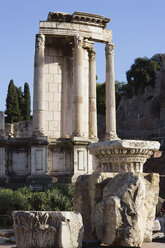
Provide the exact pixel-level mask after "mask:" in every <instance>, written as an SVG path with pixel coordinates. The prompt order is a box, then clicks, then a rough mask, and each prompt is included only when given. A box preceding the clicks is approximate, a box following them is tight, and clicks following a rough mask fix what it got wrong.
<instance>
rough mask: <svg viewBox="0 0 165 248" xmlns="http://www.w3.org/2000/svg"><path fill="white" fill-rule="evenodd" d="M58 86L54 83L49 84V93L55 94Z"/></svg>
mask: <svg viewBox="0 0 165 248" xmlns="http://www.w3.org/2000/svg"><path fill="white" fill-rule="evenodd" d="M57 89H58V85H57V84H56V83H49V92H57Z"/></svg>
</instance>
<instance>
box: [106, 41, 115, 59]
mask: <svg viewBox="0 0 165 248" xmlns="http://www.w3.org/2000/svg"><path fill="white" fill-rule="evenodd" d="M114 49H115V44H113V43H106V46H105V52H106V56H107V55H110V56H114Z"/></svg>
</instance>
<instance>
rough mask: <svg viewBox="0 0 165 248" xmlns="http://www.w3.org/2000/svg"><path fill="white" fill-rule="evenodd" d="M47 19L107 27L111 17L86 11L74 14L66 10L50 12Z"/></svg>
mask: <svg viewBox="0 0 165 248" xmlns="http://www.w3.org/2000/svg"><path fill="white" fill-rule="evenodd" d="M47 21H51V22H70V23H78V24H85V25H92V26H98V27H102V28H106V26H107V24H108V23H109V21H110V19H109V18H105V17H104V16H100V15H95V14H90V13H84V12H74V13H73V14H72V15H70V14H69V13H64V12H49V14H48V18H47Z"/></svg>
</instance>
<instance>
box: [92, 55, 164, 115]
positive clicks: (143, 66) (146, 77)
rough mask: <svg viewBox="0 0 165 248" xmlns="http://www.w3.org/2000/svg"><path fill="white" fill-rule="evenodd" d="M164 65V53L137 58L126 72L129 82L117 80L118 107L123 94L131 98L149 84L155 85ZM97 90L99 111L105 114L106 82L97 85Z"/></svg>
mask: <svg viewBox="0 0 165 248" xmlns="http://www.w3.org/2000/svg"><path fill="white" fill-rule="evenodd" d="M161 65H162V54H155V55H154V56H153V57H151V58H150V59H149V58H147V57H144V58H137V59H135V61H134V63H133V64H132V66H131V68H130V70H128V71H127V72H126V76H127V83H125V82H119V81H115V89H116V108H117V107H118V105H119V103H120V100H121V98H122V97H123V96H126V97H127V98H131V97H132V96H133V95H134V94H137V93H138V91H139V90H140V89H141V90H142V91H144V88H145V87H146V86H147V85H151V86H152V87H154V86H155V78H156V75H157V73H158V72H159V71H160V68H161ZM96 90H97V112H98V114H101V115H105V102H106V97H105V83H102V84H98V83H97V85H96Z"/></svg>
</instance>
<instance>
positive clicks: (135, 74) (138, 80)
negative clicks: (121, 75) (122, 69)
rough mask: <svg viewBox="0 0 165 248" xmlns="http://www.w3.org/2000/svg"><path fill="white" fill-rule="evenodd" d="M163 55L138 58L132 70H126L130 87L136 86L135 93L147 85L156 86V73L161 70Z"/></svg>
mask: <svg viewBox="0 0 165 248" xmlns="http://www.w3.org/2000/svg"><path fill="white" fill-rule="evenodd" d="M161 58H162V55H161V54H155V55H154V56H153V57H152V58H150V59H149V58H147V57H144V58H137V59H135V61H134V63H133V64H132V66H131V68H130V70H128V71H127V72H126V76H127V82H128V85H129V86H130V87H132V88H133V87H134V93H135V94H137V92H138V89H139V88H141V89H144V88H145V87H146V86H147V85H151V86H152V87H154V86H155V77H156V74H157V73H158V72H159V71H160V67H161V63H162V59H161Z"/></svg>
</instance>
